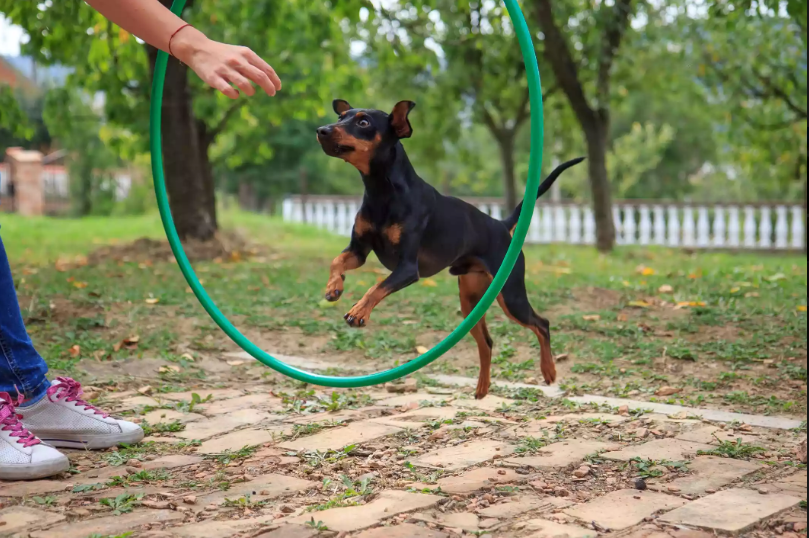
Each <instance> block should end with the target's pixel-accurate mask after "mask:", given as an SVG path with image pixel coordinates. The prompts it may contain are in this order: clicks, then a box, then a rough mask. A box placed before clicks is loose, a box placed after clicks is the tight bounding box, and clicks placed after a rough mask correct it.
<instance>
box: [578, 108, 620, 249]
mask: <svg viewBox="0 0 809 538" xmlns="http://www.w3.org/2000/svg"><path fill="white" fill-rule="evenodd" d="M583 127H584V135H585V138H586V140H587V162H588V166H589V175H590V189H591V190H592V193H593V211H594V213H595V220H596V247H597V248H598V250H600V251H601V252H609V251H610V250H612V247H613V245H614V244H615V223H614V222H613V219H612V193H611V192H610V180H609V175H608V173H607V140H608V137H609V134H608V132H609V126H608V124H607V122H606V121H603V120H602V121H595V122H592V123H589V124H587V125H584V126H583Z"/></svg>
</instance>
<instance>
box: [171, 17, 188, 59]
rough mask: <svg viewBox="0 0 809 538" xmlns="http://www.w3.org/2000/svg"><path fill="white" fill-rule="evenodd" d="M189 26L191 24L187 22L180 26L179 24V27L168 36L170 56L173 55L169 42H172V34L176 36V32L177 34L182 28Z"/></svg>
mask: <svg viewBox="0 0 809 538" xmlns="http://www.w3.org/2000/svg"><path fill="white" fill-rule="evenodd" d="M189 26H191V24H188V23H186V24H183V25H182V26H180V27H179V28H177V30H175V31H174V33H173V34H171V37H170V38H169V54H170V55H171V56H174V53H173V52H171V42H172V41H174V36H176V35H177V34H179V33H180V32H181V31H183V30H184V29H186V28H188V27H189Z"/></svg>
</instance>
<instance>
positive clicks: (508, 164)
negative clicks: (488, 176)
mask: <svg viewBox="0 0 809 538" xmlns="http://www.w3.org/2000/svg"><path fill="white" fill-rule="evenodd" d="M496 139H497V146H498V148H499V149H500V162H502V164H503V194H504V196H505V199H506V212H509V211H511V210H512V209H514V208H515V207H517V185H516V178H515V174H514V133H513V132H501V133H498V135H496Z"/></svg>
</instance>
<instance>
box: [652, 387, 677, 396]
mask: <svg viewBox="0 0 809 538" xmlns="http://www.w3.org/2000/svg"><path fill="white" fill-rule="evenodd" d="M678 392H680V389H678V388H675V387H660V388H659V389H657V391H656V392H655V396H672V395H674V394H677V393H678Z"/></svg>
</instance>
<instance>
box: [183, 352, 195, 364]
mask: <svg viewBox="0 0 809 538" xmlns="http://www.w3.org/2000/svg"><path fill="white" fill-rule="evenodd" d="M180 358H181V359H185V360H187V361H191V362H194V360H195V359H194V356H193V355H191V354H190V353H183V354H182V355H180Z"/></svg>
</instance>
